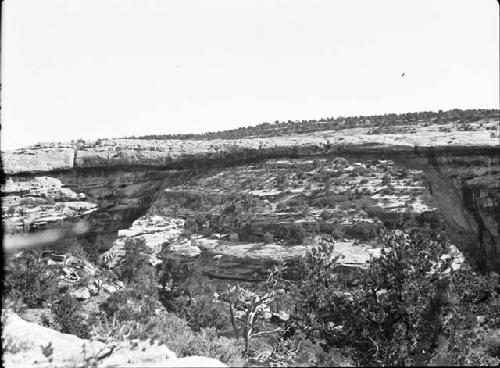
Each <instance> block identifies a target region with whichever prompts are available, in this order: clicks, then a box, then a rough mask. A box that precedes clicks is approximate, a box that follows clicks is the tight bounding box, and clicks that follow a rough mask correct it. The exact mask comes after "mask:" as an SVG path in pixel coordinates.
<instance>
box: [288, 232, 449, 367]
mask: <svg viewBox="0 0 500 368" xmlns="http://www.w3.org/2000/svg"><path fill="white" fill-rule="evenodd" d="M381 245H382V246H383V250H382V253H381V255H380V257H379V258H377V259H374V260H372V261H371V263H370V265H369V267H368V269H366V270H360V271H359V273H358V274H357V275H355V276H353V277H351V278H350V279H346V278H345V277H344V279H343V278H342V276H341V275H342V273H341V272H339V271H340V269H339V267H340V266H339V265H338V264H337V263H336V259H335V258H332V250H333V248H331V247H327V246H323V247H322V248H320V249H319V250H313V251H312V252H311V253H310V254H308V256H307V257H305V259H304V260H303V261H302V263H301V266H300V267H301V273H302V275H303V277H302V280H301V281H300V282H299V285H298V288H297V292H296V295H295V302H296V306H295V313H294V320H295V326H296V327H297V328H298V329H300V330H301V331H303V332H304V333H305V334H306V335H307V336H308V338H309V339H312V340H319V341H320V342H321V344H322V346H323V347H324V348H325V350H327V349H329V348H332V347H334V348H341V349H343V350H344V351H348V352H349V353H350V355H351V356H352V357H353V359H354V360H355V362H356V363H358V364H361V365H422V364H427V363H428V362H429V361H430V358H431V357H432V355H433V353H434V352H435V350H436V348H437V342H438V337H439V333H440V332H441V327H442V320H441V318H440V317H441V314H442V312H443V310H444V308H445V307H446V305H447V299H446V292H447V290H448V285H449V279H450V264H451V258H448V259H444V257H443V255H444V254H445V253H446V251H447V249H448V244H447V242H446V241H445V239H444V238H443V237H442V236H441V235H439V234H434V233H432V232H430V231H428V229H425V230H415V231H412V232H411V233H409V234H405V233H402V232H395V233H392V234H390V235H389V236H387V237H386V238H385V240H384V242H383V244H381Z"/></svg>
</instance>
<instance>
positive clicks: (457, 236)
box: [3, 122, 500, 271]
mask: <svg viewBox="0 0 500 368" xmlns="http://www.w3.org/2000/svg"><path fill="white" fill-rule="evenodd" d="M496 123H497V122H496ZM366 130H367V129H365V130H363V128H356V129H345V130H341V131H320V132H315V133H310V134H303V135H294V136H287V137H271V138H255V139H251V138H248V139H239V140H212V141H177V140H172V141H145V140H124V139H117V140H107V141H104V143H101V144H100V145H94V146H89V147H86V148H85V147H83V148H82V147H79V148H77V147H73V148H71V147H70V148H68V147H66V148H56V147H49V148H31V149H23V150H18V151H14V152H7V153H4V155H3V156H4V157H3V162H4V170H5V173H6V175H7V180H8V181H10V182H9V183H19V182H25V183H32V182H33V181H36V180H38V179H36V178H38V177H41V176H45V177H50V178H55V179H57V180H59V181H60V182H61V183H62V187H61V188H63V189H64V188H67V189H69V190H71V191H72V192H74V193H77V194H78V193H83V196H84V198H85V202H88V203H90V204H92V205H94V206H95V208H92V211H90V212H85V211H84V212H78V211H77V212H76V213H71V214H70V215H63V216H62V217H63V218H64V221H67V220H68V219H75V218H78V219H80V218H83V219H85V220H87V221H88V222H89V223H90V224H91V231H90V232H89V233H87V234H86V235H85V237H83V238H82V239H81V241H84V242H87V244H88V246H93V247H97V248H101V249H102V250H104V249H108V248H110V247H111V245H112V243H113V241H114V240H115V238H116V235H117V232H118V230H120V229H126V228H128V227H129V226H131V225H132V223H133V221H134V220H136V219H137V218H139V217H140V216H142V215H143V214H145V213H146V212H147V211H148V209H149V208H150V207H151V205H152V203H153V202H154V201H155V199H156V198H157V197H158V196H159V195H161V194H162V193H163V191H164V189H165V188H170V187H175V186H178V185H179V184H181V183H188V182H189V181H190V180H191V178H192V177H193V176H195V175H197V174H198V173H199V172H203V171H205V170H207V169H209V168H210V169H212V170H214V169H215V168H217V167H218V168H224V167H231V166H235V165H244V164H249V163H258V162H262V161H263V160H267V159H277V158H280V159H289V158H294V159H298V158H302V159H321V158H333V157H346V158H349V159H353V158H359V161H363V160H364V161H366V160H372V159H378V160H380V159H388V160H392V161H394V162H395V163H396V166H398V167H399V168H403V167H406V168H410V169H419V170H423V172H424V173H425V176H426V178H427V180H428V182H429V186H428V188H429V191H430V194H431V195H432V198H433V201H434V202H433V203H434V204H435V205H436V207H438V209H439V211H440V214H441V216H442V218H443V219H444V220H445V222H446V224H447V227H448V230H449V235H450V237H451V239H452V240H453V242H454V243H455V244H456V245H457V246H459V247H460V249H461V250H463V251H464V252H465V253H466V254H468V255H469V256H470V257H471V258H472V259H473V260H474V261H475V263H476V264H477V266H478V267H479V268H480V269H482V270H496V271H500V257H499V253H500V239H499V224H500V218H499V213H500V194H499V193H500V191H499V189H500V187H499V185H500V184H499V183H500V150H499V147H498V139H497V138H494V137H491V136H490V133H489V132H488V131H485V130H476V131H472V132H462V131H457V130H453V129H451V130H450V131H442V130H440V129H438V127H435V126H434V127H433V125H431V126H429V125H426V126H425V127H422V128H419V129H417V130H416V133H413V134H377V135H373V134H368V132H367V131H366ZM291 170H292V171H293V170H295V167H294V166H293V163H292V167H291ZM3 194H4V196H7V197H10V198H11V199H12V198H13V197H14V196H18V197H19V198H23V197H26V196H30V195H31V194H30V193H29V192H28V193H12V192H10V193H9V192H8V191H5V190H4V193H3ZM41 197H42V198H43V197H44V196H41ZM53 197H54V195H53V194H50V193H47V194H46V195H45V197H44V198H45V199H47V198H49V199H50V198H53ZM56 202H57V201H56ZM44 205H47V206H50V205H52V204H49V203H45V204H44ZM35 210H36V209H35ZM38 210H39V209H38ZM8 211H9V208H5V206H4V213H8ZM52 211H53V215H58V214H59V215H60V209H55V207H54V208H53V209H52ZM386 212H387V211H386ZM389 212H390V211H389ZM16 216H17V217H19V216H20V217H21V218H22V220H23V221H26V220H27V218H26V216H24V215H20V214H17V213H14V214H11V215H8V216H7V217H5V220H4V224H5V225H6V226H7V225H9V224H12V223H13V222H15V221H14V220H13V219H14V218H15V217H16ZM391 216H392V215H391ZM262 219H263V218H261V219H260V220H261V221H262ZM264 219H265V218H264ZM18 220H19V219H18ZM28 221H29V220H28ZM270 221H272V220H270ZM264 222H265V221H264ZM57 225H58V222H57V221H55V222H53V224H52V225H50V224H49V225H45V226H57ZM254 225H255V224H254ZM261 225H262V224H261ZM255 226H256V227H258V224H256V225H255ZM261 227H262V226H261ZM23 229H24V230H27V231H29V229H30V226H29V225H28V226H27V227H26V226H25V227H23ZM254 229H255V228H254ZM370 231H371V230H370Z"/></svg>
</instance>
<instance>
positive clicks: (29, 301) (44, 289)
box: [3, 250, 59, 308]
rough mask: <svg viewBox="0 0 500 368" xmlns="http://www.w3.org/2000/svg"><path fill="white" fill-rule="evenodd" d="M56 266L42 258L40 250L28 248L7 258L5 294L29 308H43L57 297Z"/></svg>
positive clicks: (57, 279)
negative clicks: (48, 263)
mask: <svg viewBox="0 0 500 368" xmlns="http://www.w3.org/2000/svg"><path fill="white" fill-rule="evenodd" d="M58 281H59V278H58V275H57V270H56V268H55V267H49V266H47V264H46V263H45V261H44V260H43V259H41V251H40V250H28V251H25V252H22V253H18V254H16V255H12V256H10V257H8V258H7V260H6V267H5V278H4V289H3V293H4V294H3V295H4V297H5V296H9V297H10V298H12V299H19V300H21V301H22V303H23V304H25V305H26V307H28V308H43V307H45V306H46V304H48V303H51V302H52V301H53V300H54V298H55V297H57V293H58V291H57V284H58Z"/></svg>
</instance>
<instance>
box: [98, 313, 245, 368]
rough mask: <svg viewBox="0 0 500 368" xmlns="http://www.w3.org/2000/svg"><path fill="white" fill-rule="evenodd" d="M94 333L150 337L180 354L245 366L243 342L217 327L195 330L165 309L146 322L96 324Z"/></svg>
mask: <svg viewBox="0 0 500 368" xmlns="http://www.w3.org/2000/svg"><path fill="white" fill-rule="evenodd" d="M92 336H93V337H94V338H97V339H99V340H101V341H120V340H123V339H124V338H126V339H139V340H143V341H144V340H150V341H151V342H157V343H159V344H164V345H166V346H167V347H168V348H169V349H170V350H172V351H173V352H175V353H176V354H177V355H178V356H179V357H185V356H190V355H203V356H208V357H211V358H215V359H219V360H221V361H222V362H224V363H226V364H229V365H230V366H241V365H243V360H242V358H241V356H242V351H243V346H242V342H240V341H238V340H235V339H229V338H226V337H219V336H218V334H217V333H216V330H215V329H214V328H209V329H201V330H200V332H199V333H195V332H193V331H192V330H191V328H190V327H189V325H188V323H187V321H185V320H183V319H181V318H179V317H177V316H176V315H174V314H172V313H168V312H162V313H160V314H159V315H157V316H153V317H150V318H148V319H147V320H144V321H142V322H136V321H119V320H118V319H115V318H114V319H112V320H111V322H110V321H109V320H105V321H99V322H97V323H96V324H94V325H93V326H92Z"/></svg>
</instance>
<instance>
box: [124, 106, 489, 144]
mask: <svg viewBox="0 0 500 368" xmlns="http://www.w3.org/2000/svg"><path fill="white" fill-rule="evenodd" d="M498 117H499V111H498V110H495V109H489V110H488V109H470V110H460V109H453V110H448V111H442V110H439V111H438V112H432V111H423V112H415V113H404V114H384V115H371V116H352V117H342V116H339V117H337V118H335V117H333V116H332V117H325V118H320V119H312V120H301V121H298V120H296V121H292V120H288V121H282V122H280V121H275V122H274V123H267V122H266V123H261V124H258V125H255V126H247V127H241V128H237V129H232V130H224V131H217V132H207V133H202V134H150V135H144V136H140V137H135V136H131V137H126V138H132V139H162V140H165V139H180V140H191V139H194V140H212V139H241V138H247V137H275V136H280V135H287V134H293V133H308V132H314V131H321V130H340V129H349V128H358V127H374V128H377V127H378V128H382V129H384V127H387V128H389V127H391V126H395V125H408V126H409V127H411V126H413V125H416V124H417V123H419V122H421V123H430V122H435V123H439V124H445V123H447V122H453V121H457V120H460V121H461V122H463V123H465V122H474V121H477V120H481V119H487V118H496V119H498ZM382 132H383V131H382Z"/></svg>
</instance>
